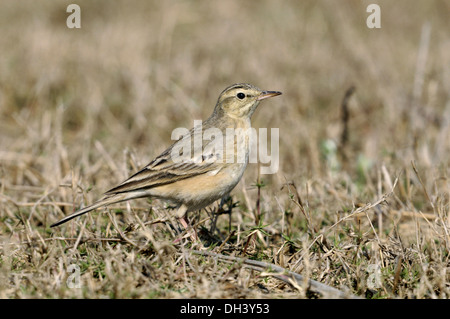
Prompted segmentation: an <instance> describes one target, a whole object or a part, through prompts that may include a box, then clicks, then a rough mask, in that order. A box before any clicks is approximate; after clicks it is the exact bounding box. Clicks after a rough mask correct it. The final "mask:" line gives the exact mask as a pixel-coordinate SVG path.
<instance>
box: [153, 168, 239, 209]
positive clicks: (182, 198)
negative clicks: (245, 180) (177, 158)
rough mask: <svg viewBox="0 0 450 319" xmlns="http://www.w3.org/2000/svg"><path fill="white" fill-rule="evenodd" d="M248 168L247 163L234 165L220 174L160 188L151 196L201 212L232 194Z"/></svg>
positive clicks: (219, 172)
mask: <svg viewBox="0 0 450 319" xmlns="http://www.w3.org/2000/svg"><path fill="white" fill-rule="evenodd" d="M246 166H247V163H242V164H233V165H230V166H225V167H224V168H222V169H221V170H220V171H218V172H210V173H209V174H208V173H207V174H202V175H198V176H196V177H191V178H189V179H186V180H180V181H178V182H175V183H172V184H168V185H163V186H159V187H156V188H154V189H152V190H151V195H152V196H155V197H158V198H161V199H166V200H170V201H172V202H175V203H178V204H184V205H186V206H187V208H188V211H195V210H199V209H201V208H203V207H205V206H208V205H209V204H212V203H213V202H214V201H216V200H218V199H220V198H222V197H223V196H224V195H226V194H228V193H229V192H231V190H232V189H233V188H234V187H235V186H236V185H237V184H238V182H239V180H240V179H241V177H242V175H243V173H244V170H245V167H246Z"/></svg>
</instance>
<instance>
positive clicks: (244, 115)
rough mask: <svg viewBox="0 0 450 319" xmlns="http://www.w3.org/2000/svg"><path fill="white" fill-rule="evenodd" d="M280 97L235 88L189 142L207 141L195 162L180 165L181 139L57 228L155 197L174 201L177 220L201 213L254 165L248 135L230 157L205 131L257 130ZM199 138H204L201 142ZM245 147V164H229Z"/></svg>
mask: <svg viewBox="0 0 450 319" xmlns="http://www.w3.org/2000/svg"><path fill="white" fill-rule="evenodd" d="M279 94H281V93H280V92H275V91H262V90H260V89H258V88H257V87H254V86H253V85H250V84H245V83H241V84H234V85H231V86H230V87H228V88H226V89H225V90H224V91H223V92H222V93H221V94H220V96H219V99H218V101H217V104H216V107H215V109H214V112H213V114H212V115H211V116H210V117H209V118H208V119H207V120H206V121H205V122H203V123H202V128H201V130H200V129H198V128H197V129H196V128H195V127H194V128H192V129H191V130H190V131H189V133H188V136H185V137H186V138H188V137H189V138H190V141H193V140H194V139H195V138H201V139H202V141H203V143H202V145H200V147H201V150H199V149H196V148H195V145H194V144H195V143H191V153H190V155H192V156H185V157H183V158H182V159H183V160H182V161H181V162H179V161H174V158H173V151H174V148H175V149H178V148H181V145H182V144H180V143H183V142H185V140H183V138H180V139H179V140H178V141H176V142H175V143H173V144H172V145H171V146H170V147H169V148H168V149H167V150H165V151H164V152H163V153H162V154H161V155H159V156H158V157H156V158H155V159H154V160H153V161H151V162H150V163H149V164H148V165H146V166H145V167H144V168H142V169H141V170H140V171H138V172H137V173H135V174H134V175H132V176H130V177H129V178H128V179H127V180H125V181H124V182H122V183H121V184H119V185H118V186H116V187H114V188H112V189H110V190H109V191H107V192H106V193H105V195H104V197H103V198H101V199H100V200H98V201H96V202H95V203H93V204H92V205H90V206H87V207H85V208H82V209H80V210H78V211H76V212H75V213H73V214H71V215H69V216H67V217H65V218H63V219H61V220H60V221H58V222H56V223H54V224H53V225H51V227H55V226H58V225H61V224H63V223H65V222H67V221H69V220H71V219H73V218H75V217H77V216H80V215H83V214H85V213H87V212H89V211H91V210H94V209H96V208H99V207H102V206H107V205H110V204H113V203H118V202H122V201H126V200H130V199H136V198H142V197H153V198H159V199H163V200H169V201H171V202H173V203H175V204H177V205H178V207H179V208H178V211H177V217H179V218H183V217H184V215H185V214H186V212H189V211H196V210H199V209H201V208H203V207H206V206H208V205H209V204H211V203H213V202H214V201H216V200H218V199H220V198H222V197H223V196H224V195H226V194H228V193H229V192H230V191H231V190H232V189H233V188H234V187H235V186H236V185H237V183H238V182H239V180H240V179H241V177H242V175H243V173H244V170H245V168H246V166H247V163H248V153H249V142H248V138H247V137H245V136H244V135H243V134H237V135H236V138H235V141H234V145H232V147H233V149H232V150H231V149H229V150H228V152H227V144H225V143H224V145H223V146H224V149H223V151H222V152H220V151H218V150H217V149H216V148H213V147H212V146H213V145H212V144H211V143H213V141H210V142H207V143H205V140H203V136H204V135H203V134H204V132H205V130H208V129H213V128H217V129H219V130H220V131H221V132H222V133H223V136H225V131H226V129H227V128H233V129H239V128H240V129H243V130H245V129H248V128H250V127H251V124H250V118H251V116H252V114H253V112H254V111H255V109H256V107H257V106H258V104H259V102H260V100H262V99H265V98H268V97H272V96H276V95H279ZM236 131H238V132H240V131H239V130H236ZM199 134H201V136H198V135H199ZM239 141H240V142H242V143H243V145H244V147H245V149H244V152H245V158H244V159H243V160H241V161H238V160H234V162H233V163H228V162H227V161H226V157H227V154H228V156H237V152H236V148H237V147H238V146H237V145H242V144H238V142H239ZM183 145H185V144H183ZM197 148H198V147H197ZM207 150H209V152H208V151H207ZM230 154H231V155H230ZM196 155H197V156H196ZM183 225H184V224H183Z"/></svg>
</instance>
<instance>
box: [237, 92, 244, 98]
mask: <svg viewBox="0 0 450 319" xmlns="http://www.w3.org/2000/svg"><path fill="white" fill-rule="evenodd" d="M236 96H237V98H238V99H239V100H242V99H244V97H245V94H244V93H242V92H239V93H238V94H237V95H236Z"/></svg>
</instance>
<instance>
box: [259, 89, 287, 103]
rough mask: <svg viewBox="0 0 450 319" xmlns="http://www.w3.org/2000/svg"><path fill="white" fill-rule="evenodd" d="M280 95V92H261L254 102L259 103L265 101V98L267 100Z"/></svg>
mask: <svg viewBox="0 0 450 319" xmlns="http://www.w3.org/2000/svg"><path fill="white" fill-rule="evenodd" d="M280 94H281V92H277V91H263V92H261V94H260V95H259V96H258V97H257V98H256V100H257V101H261V100H264V99H267V98H269V97H272V96H277V95H280Z"/></svg>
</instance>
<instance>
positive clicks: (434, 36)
mask: <svg viewBox="0 0 450 319" xmlns="http://www.w3.org/2000/svg"><path fill="white" fill-rule="evenodd" d="M70 3H71V1H57V2H55V1H43V0H41V1H2V4H1V10H0V35H1V36H0V50H1V52H2V53H1V59H0V165H1V166H0V177H1V180H2V183H1V186H2V192H3V193H4V194H5V195H6V196H9V197H10V198H13V199H14V200H16V201H25V202H27V201H29V200H30V198H29V195H30V194H29V193H27V192H14V191H13V189H14V185H28V186H31V187H33V186H35V187H43V188H44V189H47V190H48V189H52V192H53V193H54V195H55V196H63V197H64V196H66V200H67V199H69V198H70V196H69V195H68V194H65V193H64V189H61V187H60V185H61V184H67V183H69V182H70V180H71V178H72V177H73V175H72V174H74V176H76V178H77V180H80V181H81V183H82V184H83V185H85V186H86V187H88V185H91V186H94V188H93V192H94V193H93V194H94V195H93V198H94V197H96V196H98V195H99V194H101V193H102V192H103V191H104V190H106V189H108V188H109V187H110V186H111V185H112V184H115V183H117V182H120V181H121V180H122V179H123V178H125V177H126V176H128V175H129V173H130V172H131V171H133V170H134V169H137V168H138V167H139V166H142V165H145V164H147V162H149V161H150V160H151V159H152V158H153V157H155V156H156V155H158V154H159V153H160V152H161V151H163V150H164V149H165V148H166V147H167V146H168V145H169V144H170V143H171V142H172V141H171V140H170V136H171V132H172V130H173V129H174V128H176V127H187V128H190V127H192V125H193V120H194V119H206V118H207V117H208V116H209V115H210V113H211V112H212V110H213V107H214V105H215V102H216V100H217V97H218V95H219V93H220V92H221V91H222V90H223V89H224V88H225V87H226V86H228V85H230V84H232V83H237V82H249V83H252V84H254V85H256V86H258V87H261V88H263V89H267V90H278V91H282V92H283V95H282V96H281V97H279V98H277V99H274V100H271V101H269V102H266V103H263V104H262V105H261V106H260V108H259V110H258V111H257V112H256V113H255V115H254V117H253V122H252V124H253V127H255V128H260V127H267V128H271V127H276V128H280V147H279V149H280V169H279V172H278V173H277V174H274V175H270V176H264V180H265V183H266V184H267V185H268V188H267V192H268V194H270V193H271V192H272V193H277V192H279V190H280V187H281V186H282V185H283V184H284V183H286V182H287V181H294V182H295V183H296V184H297V186H298V187H299V188H301V189H303V190H305V187H306V186H305V185H309V186H310V187H311V188H310V189H309V190H308V192H311V194H313V196H312V197H313V198H315V199H316V200H317V202H318V203H323V204H324V205H327V203H326V200H325V199H326V198H327V196H328V195H327V194H326V193H323V194H322V195H321V196H319V195H320V194H321V192H322V190H323V189H324V188H325V187H326V186H327V185H328V186H329V185H331V186H332V187H336V188H339V187H342V190H343V192H344V193H345V194H346V195H348V196H349V197H346V198H345V200H343V201H345V205H351V203H352V202H353V201H359V200H360V201H363V202H364V201H368V200H372V199H374V198H375V197H376V196H379V195H380V194H381V193H382V192H384V191H389V189H388V187H384V186H385V184H384V183H382V185H381V186H380V174H381V173H383V172H384V174H385V175H384V177H386V173H388V175H389V176H390V178H391V182H392V180H393V179H394V178H395V177H396V176H398V175H399V174H401V172H404V171H405V170H408V171H410V170H411V161H415V165H416V166H417V168H418V170H419V171H420V172H421V173H422V174H423V181H424V183H425V184H426V187H428V189H430V190H431V189H434V190H436V191H437V190H439V189H440V188H439V187H444V188H443V189H440V190H444V191H445V190H448V181H447V177H448V164H449V154H450V153H449V152H450V141H449V138H448V137H449V121H450V120H449V119H450V115H449V112H450V99H449V93H450V68H449V67H450V54H449V52H450V36H449V32H450V22H449V19H448V14H449V12H450V3H449V2H448V1H414V4H413V3H412V2H411V1H396V2H395V3H394V2H392V1H376V2H374V3H377V4H378V5H380V7H381V28H380V29H369V28H368V27H367V25H366V19H367V17H368V16H369V14H370V13H367V12H366V8H367V6H368V5H369V4H370V3H372V1H301V2H300V1H270V0H264V1H246V2H242V1H220V2H219V1H216V2H213V1H114V2H110V1H77V2H76V3H77V4H78V5H79V6H80V7H81V29H69V28H67V26H66V19H67V17H68V16H69V13H67V12H66V8H67V6H68V5H69V4H70ZM352 87H353V88H354V92H353V94H352V95H349V99H348V103H343V100H344V96H345V94H346V92H348V91H349V89H351V88H352ZM130 154H131V155H130ZM126 156H131V157H132V158H133V163H134V165H135V167H129V166H127V165H128V164H127V163H128V162H129V161H127V159H126ZM383 166H384V168H385V170H384V171H382V170H381V167H383ZM257 171H258V169H257V165H255V164H254V165H251V166H250V167H249V169H248V171H247V173H246V175H245V177H244V180H243V183H244V191H245V188H246V187H250V185H252V184H254V181H255V180H256V175H257ZM411 175H414V174H411ZM403 176H404V177H405V176H406V177H405V180H408V178H410V177H408V176H409V175H408V174H407V175H403ZM411 178H414V176H413V177H411ZM314 181H317V182H318V183H319V184H318V186H317V189H316V190H317V191H318V192H319V194H314V185H315V184H314ZM416 182H417V179H416ZM377 183H378V184H377ZM442 185H444V186H442ZM328 186H327V187H328ZM240 189H241V190H242V189H243V188H242V186H241V188H240ZM406 191H409V192H410V193H408V194H406V195H405V194H403V195H404V196H410V199H412V200H413V201H414V199H415V197H414V196H413V194H412V193H411V190H408V189H406ZM305 192H306V191H305ZM238 193H239V191H238ZM56 194H59V195H56ZM61 194H62V195H61ZM254 195H255V192H250V195H249V196H250V197H252V196H254ZM400 195H401V194H400ZM67 196H69V197H67ZM418 196H419V195H418ZM328 197H329V196H328ZM423 198H424V197H423V195H420V196H419V197H418V198H417V202H418V203H417V205H422V206H423V205H425V204H423ZM90 199H92V198H90ZM311 200H313V199H311ZM268 201H269V202H271V203H272V204H273V203H274V201H273V198H272V199H270V197H268ZM77 202H78V203H79V201H77ZM332 202H333V203H335V201H334V199H333V200H332ZM421 202H422V204H421ZM247 203H248V200H247ZM272 204H268V203H266V205H269V206H268V207H270V205H272ZM339 205H344V203H338V204H337V206H338V208H339ZM335 206H336V204H334V205H333V206H331V207H330V206H326V207H327V209H331V210H333V209H334V208H335ZM422 206H420V208H422ZM275 207H276V206H275Z"/></svg>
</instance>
